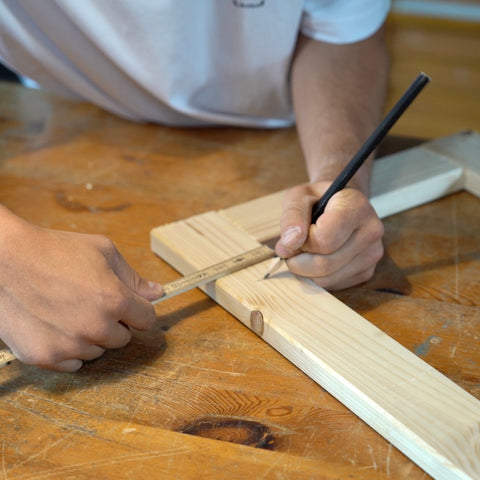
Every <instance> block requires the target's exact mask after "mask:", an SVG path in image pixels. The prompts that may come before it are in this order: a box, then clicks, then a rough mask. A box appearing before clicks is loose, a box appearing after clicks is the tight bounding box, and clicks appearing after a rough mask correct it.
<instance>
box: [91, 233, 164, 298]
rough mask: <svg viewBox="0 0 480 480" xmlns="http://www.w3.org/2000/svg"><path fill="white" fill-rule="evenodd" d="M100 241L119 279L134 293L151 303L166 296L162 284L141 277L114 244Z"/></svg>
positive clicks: (101, 239) (103, 240)
mask: <svg viewBox="0 0 480 480" xmlns="http://www.w3.org/2000/svg"><path fill="white" fill-rule="evenodd" d="M98 241H99V242H103V244H102V245H101V247H100V248H101V250H102V251H103V252H104V255H105V257H106V258H107V260H108V262H109V264H110V266H111V268H112V269H113V271H114V272H115V274H116V275H117V277H118V278H119V279H120V280H121V281H122V282H123V283H124V284H125V285H126V286H127V287H128V288H130V289H131V290H132V291H133V292H135V293H136V294H137V295H140V296H141V297H143V298H145V299H147V300H149V301H153V300H157V299H158V298H160V297H162V296H163V295H164V294H165V292H164V290H163V286H162V285H161V284H160V283H157V282H152V281H148V280H146V279H144V278H143V277H141V276H140V275H139V274H138V273H137V272H136V271H135V270H134V269H133V268H132V267H131V266H130V265H129V264H128V263H127V261H126V260H125V259H124V258H123V255H122V254H121V253H120V252H119V250H118V249H117V248H116V246H115V244H114V243H113V242H111V241H110V240H108V239H103V238H99V239H98Z"/></svg>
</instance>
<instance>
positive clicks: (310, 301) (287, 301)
mask: <svg viewBox="0 0 480 480" xmlns="http://www.w3.org/2000/svg"><path fill="white" fill-rule="evenodd" d="M479 138H480V137H479V136H478V135H475V134H471V135H460V136H458V137H454V141H453V143H457V144H461V145H462V152H463V155H464V156H465V157H468V158H471V159H476V151H477V150H478V145H479V143H480V141H479ZM465 143H467V144H468V145H467V146H465ZM443 144H449V142H448V140H445V141H443V143H442V142H441V141H440V142H437V144H436V145H435V148H436V149H437V150H441V148H442V145H443ZM450 153H452V158H453V159H455V158H456V156H455V155H454V153H455V151H454V149H450ZM460 156H461V155H460ZM398 157H400V158H398ZM382 161H383V162H384V163H383V164H382ZM379 162H380V164H381V165H382V174H381V175H377V176H375V175H374V179H377V181H379V184H377V185H375V184H374V188H373V191H376V192H378V193H379V195H378V197H374V200H377V208H380V209H381V210H382V211H384V212H389V213H395V212H396V211H402V210H404V209H406V208H409V207H412V206H415V205H417V204H421V203H424V202H425V201H427V199H429V200H431V199H432V198H436V197H439V196H442V195H444V194H446V193H449V192H450V191H451V190H452V186H454V187H455V189H458V188H461V187H462V183H461V182H462V181H463V179H464V175H463V168H461V167H458V166H457V165H458V162H456V161H453V162H452V161H449V160H447V159H445V158H444V155H440V154H439V153H433V152H432V151H430V150H429V149H428V144H427V146H426V147H417V148H415V149H412V150H409V151H406V152H404V153H403V154H400V155H396V156H395V155H394V156H393V157H391V158H387V159H384V160H380V161H379ZM467 163H468V162H467ZM475 163H476V162H475V161H472V162H471V164H472V165H473V164H475ZM384 165H386V166H387V167H384ZM417 166H418V174H417V175H415V172H416V171H417ZM374 168H375V167H374ZM429 173H430V174H431V178H429ZM391 178H393V179H394V180H395V182H396V183H395V184H393V185H392V182H391V181H390V179H391ZM385 185H386V186H385ZM419 186H420V187H419ZM389 188H392V190H391V191H389ZM398 192H400V195H399V194H398ZM402 198H403V199H404V201H403V203H402V202H401V201H400V200H401V199H402ZM392 199H393V200H394V201H392ZM399 199H400V200H399ZM262 201H263V200H262V199H259V200H258V201H251V202H248V203H247V204H243V205H242V206H237V207H235V208H234V209H233V210H230V211H227V212H220V213H217V212H210V213H207V214H203V215H200V216H196V217H191V218H189V219H188V220H186V221H180V222H175V223H173V224H169V225H166V226H163V227H158V228H156V229H154V230H153V231H152V233H151V237H152V249H153V250H154V251H155V252H156V253H157V254H159V255H161V256H162V258H164V259H166V260H167V261H169V263H171V264H172V265H173V266H175V268H178V269H179V270H180V271H182V268H185V269H186V270H187V271H189V270H190V269H191V268H192V267H193V268H195V269H199V268H205V267H207V266H208V265H209V264H212V263H216V262H219V261H222V260H224V259H225V258H229V257H231V256H233V255H237V254H240V253H242V251H246V250H250V249H252V248H254V247H255V238H254V236H253V235H252V232H251V231H248V230H247V229H248V228H250V229H251V230H252V231H253V232H255V233H257V232H258V224H259V222H254V221H252V220H251V219H252V218H253V217H255V215H256V212H261V214H260V216H261V217H262V218H265V216H266V213H265V208H262V207H263V205H262ZM265 202H266V205H267V206H268V205H269V204H270V202H271V197H267V198H266V200H265ZM383 203H385V204H386V205H385V206H383ZM276 214H278V211H277V209H275V210H274V212H273V213H272V216H273V215H276ZM228 218H232V219H233V221H228ZM245 219H247V224H246V229H242V228H239V225H240V224H241V223H242V221H243V220H245ZM266 224H267V225H272V224H273V222H272V219H269V220H268V221H267V222H266ZM277 224H278V218H277ZM270 233H272V232H270ZM259 237H260V238H262V239H263V238H265V237H266V234H265V232H260V233H259ZM267 263H268V262H267ZM180 264H181V265H182V268H180V267H179V265H180ZM266 269H267V264H266V263H263V264H259V265H255V266H253V267H249V268H248V269H245V270H242V271H240V272H236V273H234V274H232V275H229V276H227V277H224V278H222V279H220V280H218V281H217V282H215V283H212V284H209V285H208V286H207V287H205V291H206V292H207V293H208V294H209V295H210V296H211V297H212V298H214V299H215V300H216V301H217V302H218V303H219V304H220V305H222V306H223V307H224V308H226V309H227V310H228V311H230V312H231V313H232V314H233V315H235V317H237V318H238V319H239V320H240V321H241V322H242V323H244V324H245V325H247V326H249V327H250V328H252V330H253V331H255V333H257V334H258V335H260V336H261V337H262V338H263V339H264V340H265V341H266V342H268V343H269V344H270V345H271V346H273V347H274V348H275V349H277V350H278V351H279V352H280V353H282V354H283V355H284V356H285V357H286V358H288V359H289V360H290V361H292V362H293V363H294V364H295V365H296V366H298V367H299V368H300V369H301V370H302V371H304V372H305V373H307V374H308V375H309V376H310V377H311V378H313V379H314V380H315V381H316V382H318V383H319V384H320V385H322V386H323V387H324V388H326V389H327V390H328V391H329V392H330V393H332V394H333V395H334V396H335V397H336V398H338V399H339V400H340V401H341V402H342V403H343V404H345V405H346V406H348V408H350V409H351V410H352V411H353V412H355V413H356V414H357V415H359V417H360V418H362V419H363V420H364V421H366V422H367V423H368V424H369V425H371V426H372V427H373V428H375V429H376V430H377V431H378V432H379V433H381V434H382V435H383V436H385V437H386V438H387V439H388V440H389V441H390V442H391V443H392V444H394V445H395V446H397V447H398V448H399V449H400V450H401V451H402V452H403V453H405V454H406V455H408V456H409V457H410V458H412V459H413V460H414V461H415V462H416V463H418V464H419V465H420V466H422V468H424V469H425V470H426V471H427V472H428V473H430V474H432V475H433V476H434V477H435V478H445V479H447V478H470V477H471V478H475V477H476V476H477V475H480V456H479V449H480V444H479V443H478V442H479V441H480V436H479V427H480V423H479V422H480V402H478V401H477V400H476V399H475V398H474V397H473V396H471V395H469V394H467V393H466V392H465V391H464V390H462V389H461V388H459V387H458V386H457V385H456V384H455V383H453V382H451V381H450V380H448V379H447V378H446V377H444V376H443V375H441V374H440V373H439V372H438V371H436V370H434V369H433V368H432V367H430V366H429V365H428V364H426V363H425V362H423V361H422V360H420V359H419V358H418V357H417V356H416V355H414V354H412V353H411V352H410V351H408V350H406V349H404V348H403V347H402V346H401V345H400V344H398V343H397V342H395V341H394V340H393V339H391V338H390V337H388V336H387V335H386V334H385V333H383V332H382V331H381V330H379V329H377V328H376V327H374V326H373V325H372V324H370V323H369V322H368V321H366V320H365V319H363V318H362V317H361V316H359V315H357V314H356V313H354V312H353V311H352V310H350V309H349V308H348V307H346V306H345V305H343V304H342V303H341V302H339V301H338V300H336V299H335V298H334V297H333V296H331V295H329V294H328V293H327V292H325V291H323V290H322V289H320V288H319V287H317V286H315V285H314V284H313V283H310V282H309V281H308V280H306V279H299V278H297V277H295V276H293V275H291V274H290V273H289V272H288V271H287V270H286V267H285V268H284V269H283V271H280V272H279V273H278V274H276V275H274V276H273V278H272V279H271V280H268V281H265V280H263V275H264V273H265V271H266ZM444 412H449V415H448V416H446V415H445V414H444Z"/></svg>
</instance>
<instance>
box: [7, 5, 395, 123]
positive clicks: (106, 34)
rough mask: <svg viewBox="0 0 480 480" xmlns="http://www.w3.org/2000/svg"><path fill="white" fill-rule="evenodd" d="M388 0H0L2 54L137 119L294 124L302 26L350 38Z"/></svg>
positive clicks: (51, 85)
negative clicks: (292, 76)
mask: <svg viewBox="0 0 480 480" xmlns="http://www.w3.org/2000/svg"><path fill="white" fill-rule="evenodd" d="M389 7H390V2H389V0H0V58H2V59H3V61H4V62H5V64H6V65H8V66H9V67H10V68H12V69H13V70H14V71H16V72H18V73H20V74H21V75H24V76H27V77H29V78H32V79H33V80H35V81H36V82H38V83H39V84H40V85H42V86H43V87H44V88H46V89H53V90H56V91H60V92H62V93H64V94H67V95H69V96H75V97H78V98H81V99H84V100H88V101H90V102H93V103H95V104H97V105H99V106H101V107H102V108H104V109H106V110H108V111H110V112H113V113H115V114H117V115H120V116H122V117H125V118H129V119H132V120H136V121H150V122H157V123H162V124H167V125H183V126H193V125H209V124H223V125H239V126H258V127H281V126H287V125H291V124H292V123H293V120H294V117H293V112H292V105H291V98H290V86H289V70H290V63H291V59H292V55H293V51H294V47H295V43H296V40H297V36H298V33H299V32H302V33H303V34H304V35H308V36H310V37H312V38H315V39H317V40H322V41H327V42H332V43H350V42H355V41H359V40H362V39H364V38H367V37H368V36H370V35H372V34H373V33H374V32H375V31H376V30H377V29H378V28H379V27H380V26H381V24H382V23H383V21H384V20H385V17H386V15H387V13H388V10H389Z"/></svg>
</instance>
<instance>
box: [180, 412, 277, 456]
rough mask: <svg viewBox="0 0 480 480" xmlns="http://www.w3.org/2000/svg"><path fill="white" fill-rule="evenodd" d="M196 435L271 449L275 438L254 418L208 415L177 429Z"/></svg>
mask: <svg viewBox="0 0 480 480" xmlns="http://www.w3.org/2000/svg"><path fill="white" fill-rule="evenodd" d="M178 431H179V432H181V433H186V434H188V435H195V436H197V437H203V438H211V439H213V440H221V441H223V442H230V443H237V444H240V445H247V446H249V447H255V448H263V449H266V450H271V449H273V447H274V443H275V438H274V436H273V435H272V433H271V432H270V430H269V429H268V427H266V426H265V425H263V424H261V423H260V422H256V421H254V420H244V419H242V418H237V417H224V416H217V415H209V416H205V417H201V418H199V419H197V420H195V421H193V422H192V423H189V424H188V425H186V426H185V427H182V428H181V429H179V430H178Z"/></svg>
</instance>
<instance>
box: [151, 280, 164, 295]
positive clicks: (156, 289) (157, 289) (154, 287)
mask: <svg viewBox="0 0 480 480" xmlns="http://www.w3.org/2000/svg"><path fill="white" fill-rule="evenodd" d="M148 287H149V288H150V290H153V291H154V292H156V293H161V292H163V287H162V285H161V284H160V283H157V282H148Z"/></svg>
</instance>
